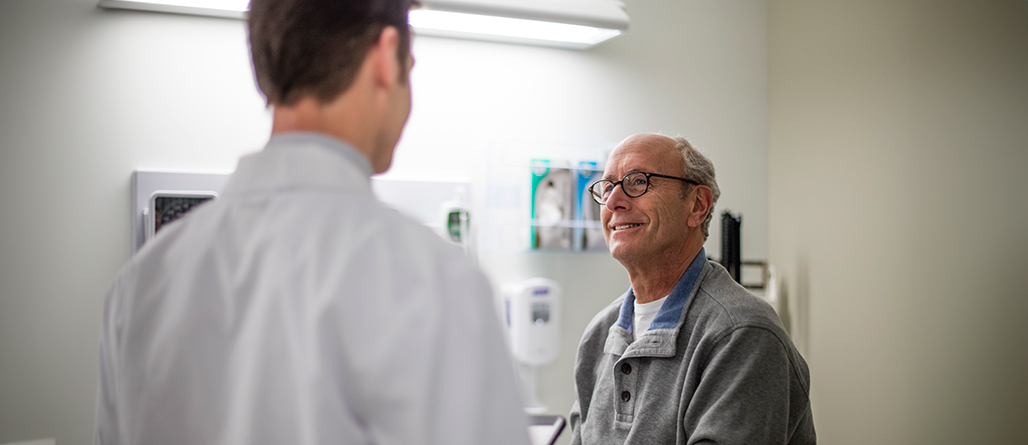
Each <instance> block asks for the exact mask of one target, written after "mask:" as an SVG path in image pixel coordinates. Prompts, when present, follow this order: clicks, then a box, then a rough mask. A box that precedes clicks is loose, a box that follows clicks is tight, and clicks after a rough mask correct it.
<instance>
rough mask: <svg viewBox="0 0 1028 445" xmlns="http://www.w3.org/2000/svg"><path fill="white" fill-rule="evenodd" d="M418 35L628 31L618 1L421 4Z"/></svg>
mask: <svg viewBox="0 0 1028 445" xmlns="http://www.w3.org/2000/svg"><path fill="white" fill-rule="evenodd" d="M422 4H423V7H422V8H418V9H414V10H411V12H410V24H411V27H412V28H414V32H415V34H417V35H429V36H439V37H454V38H463V39H474V40H488V41H497V42H506V43H519V44H527V45H542V46H552V47H558V48H572V49H586V48H591V47H592V46H595V45H597V44H599V43H600V42H604V41H606V40H609V39H611V38H613V37H616V36H618V35H620V34H621V33H622V32H624V31H626V30H627V29H628V14H627V13H626V12H625V8H624V4H622V3H621V1H619V0H422ZM248 5H249V1H248V0H100V7H101V8H107V9H131V10H137V11H154V12H166V13H173V14H188V15H200V16H208V17H225V18H234V19H242V18H245V17H246V10H247V7H248Z"/></svg>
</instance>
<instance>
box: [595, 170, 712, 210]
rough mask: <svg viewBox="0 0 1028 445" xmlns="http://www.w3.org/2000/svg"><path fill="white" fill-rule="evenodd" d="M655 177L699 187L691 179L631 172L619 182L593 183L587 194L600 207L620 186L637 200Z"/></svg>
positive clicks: (602, 180)
mask: <svg viewBox="0 0 1028 445" xmlns="http://www.w3.org/2000/svg"><path fill="white" fill-rule="evenodd" d="M651 176H656V177H658V178H667V179H677V180H679V181H685V182H688V183H690V184H693V185H700V183H698V182H696V181H693V180H692V179H685V178H678V177H675V176H667V175H659V174H656V173H645V172H632V173H629V174H627V175H625V177H624V178H621V180H620V181H617V182H614V181H609V180H606V179H601V180H599V181H596V182H594V183H593V184H592V185H590V186H589V192H590V193H592V194H593V201H596V202H597V203H599V204H600V205H605V204H607V199H609V198H610V194H611V193H614V187H617V186H618V184H621V191H623V192H625V195H628V197H629V198H638V197H640V196H642V195H643V194H645V193H646V192H647V191H648V190H649V189H650V177H651Z"/></svg>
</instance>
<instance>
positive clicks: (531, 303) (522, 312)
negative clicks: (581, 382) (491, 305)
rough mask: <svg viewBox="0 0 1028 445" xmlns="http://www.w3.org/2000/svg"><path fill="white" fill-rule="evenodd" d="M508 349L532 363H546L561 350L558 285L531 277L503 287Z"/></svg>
mask: <svg viewBox="0 0 1028 445" xmlns="http://www.w3.org/2000/svg"><path fill="white" fill-rule="evenodd" d="M503 294H504V306H505V308H506V318H507V326H508V327H509V328H510V342H511V352H512V353H513V354H514V358H515V359H517V361H519V362H521V363H523V364H526V365H531V366H539V365H544V364H547V363H549V362H551V361H553V360H554V359H556V358H557V353H558V352H560V294H561V291H560V285H558V284H557V282H556V281H553V280H548V279H546V278H532V279H529V280H525V281H522V282H519V283H513V284H510V285H508V286H506V287H505V288H504V292H503Z"/></svg>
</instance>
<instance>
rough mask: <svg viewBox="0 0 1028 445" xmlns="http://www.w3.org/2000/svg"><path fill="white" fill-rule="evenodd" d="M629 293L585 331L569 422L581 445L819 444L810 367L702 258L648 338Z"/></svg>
mask: <svg viewBox="0 0 1028 445" xmlns="http://www.w3.org/2000/svg"><path fill="white" fill-rule="evenodd" d="M634 302H635V296H634V294H633V293H632V290H631V289H629V290H628V292H626V293H625V294H624V295H622V296H621V297H620V298H618V299H617V300H615V301H614V302H613V303H611V304H610V305H609V306H607V308H605V309H604V310H603V311H601V312H600V313H599V314H598V315H596V317H595V318H593V320H592V321H591V322H590V323H589V326H588V327H587V328H586V331H585V335H584V336H583V337H582V341H581V344H580V345H579V347H578V356H577V358H576V362H575V388H576V401H575V403H574V406H573V407H572V409H571V414H570V416H569V420H570V425H571V443H572V444H573V445H578V444H586V445H593V444H641V445H653V444H698V443H705V444H712V443H716V444H739V445H743V444H745V445H753V444H813V443H816V441H817V438H816V435H815V433H814V420H813V417H812V415H811V410H810V398H809V388H810V375H809V372H808V370H807V363H806V362H805V361H804V360H803V357H801V356H800V354H799V352H798V351H797V350H796V347H795V346H794V345H793V343H792V340H791V339H790V338H789V336H788V335H787V334H786V333H785V329H784V328H783V327H782V324H781V321H780V320H779V318H778V315H777V314H776V313H775V311H774V309H772V308H771V306H770V305H768V304H767V303H766V302H764V301H763V300H761V299H759V298H757V297H755V296H753V295H752V294H750V293H749V292H747V291H746V289H745V288H743V287H742V286H740V285H739V284H738V283H736V282H735V281H734V280H732V278H731V276H730V275H729V274H728V272H727V271H726V270H725V269H724V268H723V267H721V265H719V264H717V263H713V262H709V261H707V259H706V256H705V255H704V252H703V251H702V250H701V251H700V253H699V255H697V256H696V259H695V260H694V261H693V263H692V264H691V265H690V266H689V268H688V270H686V272H685V274H683V275H682V278H681V279H680V280H679V282H678V284H677V285H676V287H675V289H674V290H673V291H672V292H671V294H670V295H669V296H668V299H667V300H666V301H665V302H664V304H663V305H662V306H661V309H660V312H658V313H657V316H656V318H655V319H654V320H653V323H652V324H651V326H650V329H649V330H648V331H647V332H646V334H645V335H643V336H640V337H639V339H638V340H637V341H635V342H633V341H632V333H631V329H632V311H633V303H634Z"/></svg>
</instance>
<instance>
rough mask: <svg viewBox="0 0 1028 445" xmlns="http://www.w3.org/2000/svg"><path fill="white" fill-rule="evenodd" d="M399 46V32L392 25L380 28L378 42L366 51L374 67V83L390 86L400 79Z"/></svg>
mask: <svg viewBox="0 0 1028 445" xmlns="http://www.w3.org/2000/svg"><path fill="white" fill-rule="evenodd" d="M399 47H400V33H399V31H397V30H396V28H394V27H392V26H386V27H385V28H382V33H380V34H379V35H378V42H376V43H375V45H374V46H372V47H371V50H370V51H368V57H369V58H371V63H372V68H373V69H374V80H375V85H377V86H381V87H387V88H388V87H390V86H392V85H394V84H396V82H397V81H398V80H399V79H400V73H401V70H403V69H404V67H402V66H400V61H399V58H398V57H397V50H398V49H399Z"/></svg>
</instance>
